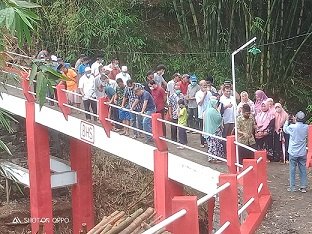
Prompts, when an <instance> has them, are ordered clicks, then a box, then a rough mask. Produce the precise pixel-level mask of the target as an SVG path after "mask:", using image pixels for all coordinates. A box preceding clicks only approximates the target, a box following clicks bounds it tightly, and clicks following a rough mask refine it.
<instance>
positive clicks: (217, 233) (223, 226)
mask: <svg viewBox="0 0 312 234" xmlns="http://www.w3.org/2000/svg"><path fill="white" fill-rule="evenodd" d="M230 224H231V223H230V221H226V222H225V223H224V224H223V225H222V226H221V227H220V228H219V230H218V231H216V232H215V234H221V233H222V232H223V231H224V230H225V229H227V228H228V226H230Z"/></svg>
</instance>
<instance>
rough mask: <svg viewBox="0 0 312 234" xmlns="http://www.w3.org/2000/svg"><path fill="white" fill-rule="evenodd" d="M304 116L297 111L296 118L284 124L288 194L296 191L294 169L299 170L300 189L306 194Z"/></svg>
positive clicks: (305, 132)
mask: <svg viewBox="0 0 312 234" xmlns="http://www.w3.org/2000/svg"><path fill="white" fill-rule="evenodd" d="M304 118H305V114H304V113H303V112H302V111H299V112H298V113H297V114H296V117H295V118H293V119H289V120H288V121H286V122H285V124H284V127H283V130H284V132H285V133H286V134H289V135H290V138H289V147H288V153H289V188H288V191H289V192H295V191H296V167H297V165H298V168H299V177H300V188H299V190H300V191H301V192H302V193H306V192H307V171H306V162H307V149H306V145H307V137H308V125H307V124H304Z"/></svg>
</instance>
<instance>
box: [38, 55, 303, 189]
mask: <svg viewBox="0 0 312 234" xmlns="http://www.w3.org/2000/svg"><path fill="white" fill-rule="evenodd" d="M40 53H41V54H40ZM40 53H39V55H38V58H39V59H46V58H47V56H48V54H43V53H42V52H40ZM50 59H51V60H52V63H53V64H54V67H55V69H56V70H58V71H59V72H61V73H63V74H64V75H65V76H66V77H67V78H68V80H67V81H66V86H67V89H68V90H70V91H71V93H68V101H69V103H70V104H71V105H74V106H76V107H79V106H80V104H81V102H82V103H83V106H84V110H85V111H90V110H92V112H93V113H94V114H96V113H97V102H96V101H95V100H96V99H98V98H100V97H103V96H105V97H107V98H108V99H109V102H110V103H111V104H113V105H114V106H112V107H111V108H110V118H111V119H112V120H114V122H115V123H116V124H114V129H113V130H114V131H116V132H119V133H120V134H122V135H126V136H131V137H133V138H143V137H144V136H143V134H141V132H138V131H135V130H133V131H131V132H130V129H129V128H128V127H127V126H132V127H134V128H138V129H141V130H143V131H145V132H149V133H150V132H151V128H152V125H151V118H148V116H150V115H151V114H152V113H155V112H157V113H160V114H161V116H162V118H164V119H167V120H169V121H171V122H172V123H175V124H178V125H180V126H181V127H177V126H176V125H171V128H170V137H171V140H172V141H176V142H179V143H181V145H187V143H188V137H187V136H188V134H196V132H192V131H187V130H186V129H185V128H183V126H188V127H190V128H193V129H197V130H200V131H203V132H204V133H205V134H199V137H198V144H199V146H200V147H202V148H205V147H207V152H208V153H209V154H210V155H213V156H218V157H220V158H225V143H224V141H223V140H222V138H221V137H223V138H225V137H227V136H229V135H232V134H235V132H236V134H237V139H238V142H240V143H242V144H244V145H247V146H250V147H252V148H254V149H259V150H266V151H267V153H268V160H269V161H274V162H288V161H289V163H290V166H291V168H290V190H291V191H293V190H294V189H295V187H294V183H295V182H294V173H295V168H296V165H298V166H299V172H300V176H301V177H302V178H304V177H305V178H306V172H304V169H303V167H305V166H304V164H305V161H304V160H303V158H304V155H306V148H305V139H306V137H307V125H305V124H303V125H302V126H303V127H302V126H301V125H300V124H301V123H303V122H304V118H305V116H304V113H303V112H299V113H298V114H297V115H296V116H293V115H289V114H288V113H287V112H286V111H285V109H284V108H283V105H282V103H279V102H276V103H274V100H273V99H272V98H269V97H268V96H267V95H266V94H265V92H264V91H262V90H257V91H256V92H255V94H254V97H255V99H254V101H253V100H251V99H250V98H249V95H248V93H247V92H246V91H243V92H241V93H240V94H238V93H234V92H233V88H232V84H231V82H230V81H225V82H224V83H223V84H222V85H221V87H220V89H217V88H216V87H214V86H213V77H211V76H208V77H205V78H204V79H201V80H199V79H198V78H197V77H196V75H195V74H182V75H181V74H180V73H175V74H173V75H172V78H171V80H170V81H168V82H166V80H165V79H164V74H165V72H166V67H165V66H164V65H158V66H157V67H156V68H155V69H154V70H150V71H148V72H147V74H146V77H145V81H144V82H143V83H139V82H136V81H135V79H133V78H132V77H131V75H130V74H129V73H128V69H127V66H121V67H120V65H119V60H118V59H117V58H114V59H112V60H111V62H110V63H109V64H107V65H104V64H103V59H102V58H97V59H96V60H95V61H94V62H93V63H90V61H91V60H90V59H89V58H88V57H87V56H85V55H81V56H80V58H79V59H78V60H77V62H76V64H75V66H74V67H73V68H72V67H70V65H69V64H66V63H64V62H63V60H62V59H58V58H57V57H56V56H54V57H53V56H51V57H50ZM74 93H79V94H81V95H82V97H81V98H80V97H79V96H77V95H75V94H74ZM236 103H238V105H237V107H235V105H236ZM117 106H118V107H121V109H120V108H117ZM136 113H138V114H136ZM140 113H141V114H145V115H140ZM86 119H87V121H91V116H90V114H86ZM94 121H97V118H96V117H94ZM118 123H122V125H120V124H118ZM235 124H236V125H237V126H235ZM296 126H297V127H298V126H299V127H298V128H300V127H301V128H300V129H299V130H298V129H297V130H296ZM235 127H236V131H235ZM166 130H167V129H166V126H165V125H163V132H164V135H167V131H166ZM298 135H300V139H299V138H298ZM215 136H217V137H215ZM145 137H146V142H147V143H149V142H151V141H152V138H151V136H149V135H146V136H145ZM194 144H196V142H194ZM303 145H304V147H303ZM178 148H179V149H183V148H184V147H182V146H179V147H178ZM238 153H239V159H240V163H242V160H243V159H244V158H252V157H253V153H252V151H250V150H248V149H246V148H243V147H239V151H238ZM208 160H209V161H214V160H215V159H214V158H213V157H208ZM301 188H302V189H303V190H304V189H305V188H306V179H302V181H301Z"/></svg>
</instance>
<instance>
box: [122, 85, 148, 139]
mask: <svg viewBox="0 0 312 234" xmlns="http://www.w3.org/2000/svg"><path fill="white" fill-rule="evenodd" d="M138 87H141V88H143V86H142V85H141V84H139V83H135V82H133V80H128V81H127V87H126V90H125V95H124V98H123V101H122V105H121V106H122V107H125V108H127V109H131V107H132V105H133V103H134V102H135V100H136V98H137V96H136V94H135V92H134V90H135V88H138ZM127 103H128V104H127ZM126 104H127V105H126ZM142 106H143V104H142V103H138V104H137V105H136V106H135V108H134V109H133V110H134V111H136V112H140V111H142ZM130 117H131V126H132V127H134V128H136V127H138V128H139V129H141V130H142V129H143V119H142V116H141V115H137V114H135V113H130ZM138 136H141V134H140V133H139V132H137V131H133V138H137V137H138Z"/></svg>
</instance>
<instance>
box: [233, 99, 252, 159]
mask: <svg viewBox="0 0 312 234" xmlns="http://www.w3.org/2000/svg"><path fill="white" fill-rule="evenodd" d="M255 128H256V123H255V120H254V118H253V117H252V114H251V109H250V106H249V105H248V104H244V105H243V106H242V114H241V115H239V116H238V117H237V140H238V142H239V143H242V144H244V145H247V146H250V147H252V148H255V146H256V140H255V137H254V132H255ZM238 155H239V163H240V164H242V163H243V159H245V158H253V152H252V151H250V150H247V149H245V148H243V147H241V146H238Z"/></svg>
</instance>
